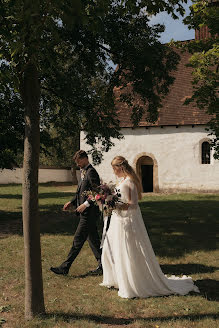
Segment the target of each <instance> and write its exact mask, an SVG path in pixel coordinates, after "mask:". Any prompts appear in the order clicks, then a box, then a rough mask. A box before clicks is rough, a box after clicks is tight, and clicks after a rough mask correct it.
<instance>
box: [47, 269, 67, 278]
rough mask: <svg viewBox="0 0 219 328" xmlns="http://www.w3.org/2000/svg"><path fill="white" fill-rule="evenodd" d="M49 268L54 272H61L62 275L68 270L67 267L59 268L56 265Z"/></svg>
mask: <svg viewBox="0 0 219 328" xmlns="http://www.w3.org/2000/svg"><path fill="white" fill-rule="evenodd" d="M50 270H51V271H52V272H54V273H56V274H63V275H64V276H66V275H67V274H68V271H69V270H68V269H64V268H60V267H57V268H53V267H51V268H50Z"/></svg>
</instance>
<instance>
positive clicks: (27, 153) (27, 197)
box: [22, 63, 45, 319]
mask: <svg viewBox="0 0 219 328" xmlns="http://www.w3.org/2000/svg"><path fill="white" fill-rule="evenodd" d="M22 96H23V100H24V104H25V140H24V161H23V231H24V251H25V252H24V253H25V318H26V319H32V318H33V317H34V316H35V315H37V314H40V313H44V312H45V306H44V297H43V281H42V264H41V247H40V223H39V210H38V168H39V151H40V128H39V101H40V85H39V79H38V72H37V68H36V65H35V64H33V63H29V64H28V65H27V67H26V69H25V72H24V80H23V86H22Z"/></svg>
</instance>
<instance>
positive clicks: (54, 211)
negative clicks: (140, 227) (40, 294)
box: [0, 184, 219, 328]
mask: <svg viewBox="0 0 219 328" xmlns="http://www.w3.org/2000/svg"><path fill="white" fill-rule="evenodd" d="M74 191H75V187H72V186H69V185H63V186H62V185H58V184H56V185H53V184H47V185H40V187H39V203H40V221H41V246H42V267H43V283H44V298H45V305H46V315H45V316H42V317H38V318H35V319H34V320H33V321H29V322H26V321H25V320H24V255H23V253H24V252H23V237H22V213H21V210H22V208H21V200H22V199H21V198H22V197H21V186H17V185H7V186H3V185H2V186H0V249H1V262H0V327H1V320H5V322H3V321H2V327H3V328H14V327H17V328H18V327H19V328H20V327H28V328H29V327H30V328H32V327H40V328H41V327H48V328H54V327H55V328H58V327H60V328H65V327H83V328H90V327H92V328H93V327H95V328H98V327H122V326H127V327H133V328H138V327H142V328H143V327H146V328H156V327H157V328H158V327H159V328H160V327H161V328H167V327H173V328H183V327H186V328H191V327H195V328H208V327H209V328H212V327H218V326H219V316H218V313H219V302H218V300H219V291H218V280H219V279H218V278H219V274H218V266H219V264H218V263H219V261H218V260H219V251H218V249H217V243H216V226H217V221H218V219H219V194H170V195H162V194H160V195H152V194H148V195H145V197H144V198H143V200H142V201H141V203H140V206H141V209H142V213H143V217H144V221H145V224H146V227H147V230H148V233H149V236H150V239H151V242H152V245H153V248H154V250H155V253H156V255H157V257H158V260H159V262H160V264H161V268H162V270H163V272H164V273H165V274H168V275H169V274H177V275H181V274H186V275H190V276H192V277H193V279H194V280H196V284H197V285H198V286H199V288H200V291H201V293H200V294H195V293H190V294H189V295H186V296H174V295H173V296H168V297H153V298H148V299H133V300H126V299H121V298H119V297H118V295H117V290H115V289H109V290H108V289H106V288H104V287H100V286H99V283H100V282H101V277H99V276H97V277H92V276H88V275H86V272H88V271H89V270H91V269H93V268H95V266H96V261H95V259H94V256H93V254H92V252H91V250H90V248H89V246H88V244H87V243H86V244H85V245H84V247H83V249H82V252H81V254H80V255H79V256H78V258H77V259H76V261H75V262H74V263H73V265H72V267H71V270H70V272H69V275H68V276H66V277H63V276H55V275H54V274H52V273H51V272H50V271H49V268H50V266H56V265H59V264H60V263H61V262H62V261H63V260H64V259H65V257H66V255H67V253H68V251H69V249H70V247H71V243H72V239H73V234H74V231H75V229H76V226H77V222H78V219H77V218H76V217H74V216H73V215H72V213H70V212H67V213H66V212H63V211H62V206H63V204H64V203H65V202H66V201H68V200H69V199H71V197H72V193H73V192H74ZM99 229H100V231H101V229H102V224H101V222H99Z"/></svg>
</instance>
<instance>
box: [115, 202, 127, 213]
mask: <svg viewBox="0 0 219 328" xmlns="http://www.w3.org/2000/svg"><path fill="white" fill-rule="evenodd" d="M117 207H118V209H119V210H122V211H127V210H128V208H129V204H128V203H124V204H121V205H120V204H119V205H117Z"/></svg>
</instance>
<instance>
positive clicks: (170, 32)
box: [151, 1, 195, 43]
mask: <svg viewBox="0 0 219 328" xmlns="http://www.w3.org/2000/svg"><path fill="white" fill-rule="evenodd" d="M191 4H192V1H188V3H187V4H185V5H184V8H185V10H186V13H185V16H187V15H188V14H189V11H190V10H189V7H190V6H191ZM185 16H184V17H185ZM182 20H183V18H182V17H180V18H179V19H177V20H174V19H173V18H171V16H170V15H168V14H167V13H165V12H163V13H160V14H158V15H156V16H153V17H152V18H151V23H152V24H158V23H160V24H164V25H165V27H166V29H165V31H164V33H162V34H161V38H160V41H161V42H162V43H166V42H169V41H170V40H171V39H174V40H175V41H184V40H190V39H194V38H195V31H194V30H189V29H188V27H187V26H186V25H184V24H183V22H182Z"/></svg>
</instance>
